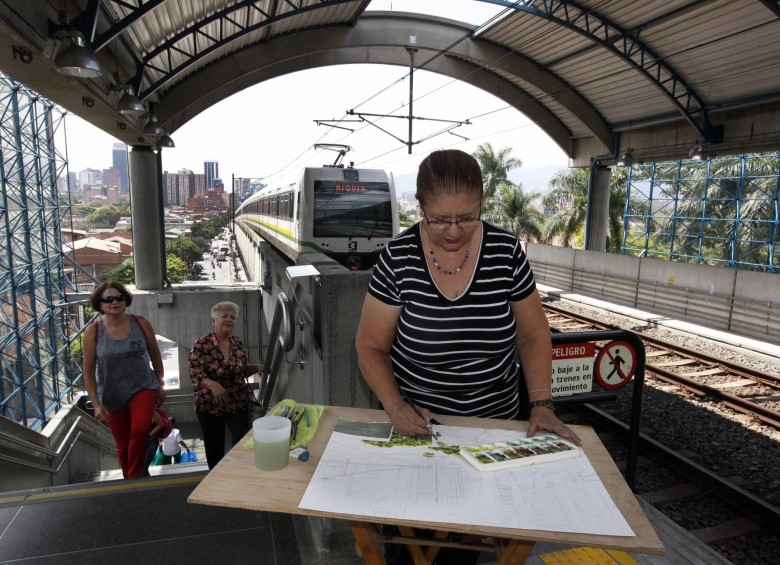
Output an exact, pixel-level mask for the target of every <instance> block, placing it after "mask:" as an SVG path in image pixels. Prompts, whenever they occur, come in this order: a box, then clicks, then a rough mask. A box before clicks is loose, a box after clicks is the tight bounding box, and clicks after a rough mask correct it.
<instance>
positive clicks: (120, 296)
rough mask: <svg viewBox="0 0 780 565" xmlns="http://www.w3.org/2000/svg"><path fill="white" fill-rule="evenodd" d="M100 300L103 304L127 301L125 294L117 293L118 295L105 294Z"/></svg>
mask: <svg viewBox="0 0 780 565" xmlns="http://www.w3.org/2000/svg"><path fill="white" fill-rule="evenodd" d="M100 301H101V302H102V303H103V304H111V303H112V302H114V301H116V302H124V301H125V295H124V294H117V295H116V296H105V297H103V298H101V299H100Z"/></svg>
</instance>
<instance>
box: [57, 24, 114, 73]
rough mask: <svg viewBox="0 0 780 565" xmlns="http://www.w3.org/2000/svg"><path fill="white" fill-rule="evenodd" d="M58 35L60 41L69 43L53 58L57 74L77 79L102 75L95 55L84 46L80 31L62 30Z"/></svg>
mask: <svg viewBox="0 0 780 565" xmlns="http://www.w3.org/2000/svg"><path fill="white" fill-rule="evenodd" d="M59 35H60V38H61V39H63V40H64V39H66V38H68V39H69V40H70V42H69V44H68V46H67V47H66V48H65V49H63V50H61V51H60V52H59V53H57V56H56V57H55V58H54V64H55V65H57V72H58V73H60V74H63V75H66V76H69V77H77V78H95V77H99V76H100V75H102V74H103V71H101V70H100V63H99V62H98V60H97V59H96V58H95V54H94V53H93V52H92V51H90V50H89V49H87V48H86V46H85V45H84V36H83V35H82V34H81V32H80V31H76V30H75V29H64V30H62V31H60V32H59Z"/></svg>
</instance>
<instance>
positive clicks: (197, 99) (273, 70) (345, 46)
mask: <svg viewBox="0 0 780 565" xmlns="http://www.w3.org/2000/svg"><path fill="white" fill-rule="evenodd" d="M389 18H391V19H388V16H387V15H371V16H366V17H364V18H362V19H361V22H360V25H359V26H357V27H354V28H347V27H346V26H341V27H339V28H338V29H333V28H328V29H327V30H324V29H323V28H318V29H311V30H301V31H299V32H297V34H295V35H293V34H288V35H286V36H284V37H280V38H276V39H274V40H273V41H270V42H268V43H264V44H253V45H251V46H248V47H247V48H246V49H245V50H244V51H243V58H244V60H243V62H242V65H240V68H238V67H237V66H236V65H228V64H227V60H226V59H220V60H219V61H214V62H213V63H212V64H210V65H207V66H204V67H203V68H201V69H199V70H198V71H197V72H194V73H192V74H190V75H188V76H187V77H186V78H184V79H183V80H181V81H179V82H177V83H176V84H175V85H172V86H171V88H170V89H168V91H167V92H166V95H165V98H164V100H163V102H162V103H161V105H160V112H159V114H158V116H159V117H160V119H161V121H163V122H164V123H165V125H166V127H168V128H169V129H170V130H171V131H176V130H177V129H178V128H180V127H182V125H183V124H184V123H186V122H187V121H188V120H190V119H192V118H193V117H195V116H197V115H198V114H200V113H201V112H202V111H204V110H205V109H206V108H208V107H209V106H211V105H213V104H216V103H217V102H219V101H220V100H223V99H225V98H226V97H228V96H230V95H231V94H234V93H235V92H238V91H240V90H242V89H244V88H247V87H249V86H252V85H254V84H259V83H261V82H263V81H266V80H270V79H273V78H276V77H278V76H282V75H284V74H287V73H292V72H297V71H301V70H306V69H311V68H317V67H323V66H329V65H338V64H352V63H366V62H367V61H366V59H365V55H364V53H363V51H362V50H363V49H364V48H365V47H373V46H376V48H372V49H371V51H370V55H371V58H370V63H371V64H386V65H401V66H406V65H408V53H407V52H406V51H405V50H404V49H402V47H403V45H404V40H403V37H407V36H408V35H409V34H412V35H414V34H415V31H417V35H418V38H420V36H421V34H420V33H419V31H418V29H419V28H418V27H415V26H418V25H428V26H430V25H433V23H432V22H428V21H425V22H423V21H422V20H420V18H414V17H412V18H411V19H409V14H401V15H400V18H403V19H401V20H399V19H398V18H399V16H397V15H393V16H389ZM415 22H416V23H415ZM435 23H436V24H437V25H439V26H440V27H435V28H432V29H433V30H434V32H433V33H431V34H430V35H431V37H435V38H436V41H435V43H434V42H432V43H431V44H430V45H428V44H424V42H423V43H420V44H419V45H418V48H419V49H423V50H426V51H430V52H432V53H438V52H439V51H440V50H441V49H440V47H439V44H448V43H449V42H450V40H451V39H452V38H454V37H459V36H462V35H463V33H465V31H464V30H466V29H467V28H466V26H464V25H463V24H457V25H454V26H453V25H452V24H451V23H446V22H445V23H442V22H435ZM326 32H327V33H326ZM383 33H384V34H385V35H384V36H382V37H380V35H381V34H383ZM301 45H304V46H306V49H303V48H302V47H301ZM497 49H500V48H499V47H498V46H496V45H494V44H492V43H489V42H479V43H477V44H473V43H472V44H469V45H468V46H461V47H456V48H455V49H454V50H452V51H451V52H450V53H449V54H448V55H447V56H445V57H437V58H435V59H434V60H432V61H431V62H430V63H429V64H428V65H426V69H427V70H428V71H430V72H434V73H438V74H440V75H443V76H449V77H452V78H455V79H458V80H461V81H463V82H464V83H467V84H470V85H472V86H474V87H476V88H479V89H481V90H484V91H485V92H489V93H491V94H493V95H494V96H496V97H497V98H498V99H500V100H503V101H504V102H506V103H507V104H508V105H510V106H513V107H516V108H518V111H522V113H523V114H525V115H526V116H527V117H528V118H529V119H531V120H532V121H534V122H535V123H536V124H537V125H538V126H539V127H540V128H542V129H543V130H544V131H545V132H546V133H547V135H549V136H550V138H551V139H553V140H554V141H555V143H556V144H558V146H560V147H561V149H562V150H563V151H564V152H565V153H566V154H567V155H569V156H573V142H572V133H571V130H570V129H569V128H568V127H566V126H564V125H563V123H562V122H561V121H560V119H559V118H557V117H556V116H555V113H554V112H552V111H551V110H550V109H549V108H548V107H547V106H546V105H544V104H542V103H541V102H540V101H538V100H537V99H536V98H535V97H532V96H530V95H529V94H528V93H527V92H525V91H523V90H522V89H521V88H520V87H519V86H517V85H516V84H515V83H513V82H511V81H510V80H507V79H506V78H503V77H501V80H497V77H498V75H496V74H495V71H491V70H490V69H488V68H485V67H479V62H478V61H479V60H483V59H487V60H493V59H495V58H498V57H499V56H500V55H505V54H506V53H507V51H506V49H505V48H503V49H501V50H500V51H497ZM282 57H283V58H284V60H285V65H278V64H277V62H278V60H279V59H280V58H282ZM528 65H529V63H528V61H527V60H524V59H521V58H520V57H519V56H516V55H512V56H511V57H505V58H504V59H502V62H501V64H500V70H501V72H506V73H511V74H513V75H516V76H520V77H524V78H525V79H526V80H529V81H530V82H531V83H532V84H534V85H535V86H536V87H538V88H539V89H540V90H543V91H545V92H547V93H550V94H551V95H554V94H555V92H556V91H557V90H558V89H560V88H562V87H563V85H564V84H565V83H564V82H563V81H561V80H560V79H559V78H557V77H555V75H554V74H552V73H549V72H548V71H546V70H544V69H541V70H540V73H541V74H543V75H546V76H541V77H532V76H529V74H532V72H531V70H529V68H530V67H528ZM475 67H479V68H480V71H479V72H478V73H474V72H473V71H474V69H475ZM204 84H205V85H212V86H211V87H210V88H208V89H206V88H205V87H203V86H201V85H204ZM217 84H218V85H220V86H219V87H218V88H215V87H213V85H217ZM495 89H499V90H498V91H495ZM510 90H511V92H510ZM558 102H559V103H560V104H561V105H563V106H564V107H565V108H566V109H567V111H569V112H571V113H572V114H573V115H578V114H580V113H582V108H583V107H588V108H589V107H590V106H589V105H588V104H587V101H585V100H584V99H583V98H582V97H581V96H579V95H578V94H576V93H572V92H570V91H565V93H564V94H563V95H562V96H561V97H560V98H558ZM580 119H581V121H583V123H584V124H585V126H586V127H587V128H588V129H589V130H590V131H592V132H593V135H594V136H595V137H596V138H597V139H599V140H600V141H601V140H604V143H605V145H606V146H607V147H611V146H612V144H613V141H612V138H611V136H610V133H609V126H608V124H607V123H606V121H604V120H603V118H601V119H598V120H597V119H596V117H595V116H592V115H591V114H588V115H587V116H586V117H585V118H584V119H583V118H580Z"/></svg>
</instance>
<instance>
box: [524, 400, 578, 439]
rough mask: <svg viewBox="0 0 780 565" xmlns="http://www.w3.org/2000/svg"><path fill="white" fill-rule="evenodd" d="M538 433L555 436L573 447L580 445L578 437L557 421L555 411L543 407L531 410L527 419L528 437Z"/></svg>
mask: <svg viewBox="0 0 780 565" xmlns="http://www.w3.org/2000/svg"><path fill="white" fill-rule="evenodd" d="M539 431H544V432H550V433H553V434H556V435H557V436H559V437H562V438H563V439H567V440H569V441H570V442H572V443H573V444H574V445H582V440H581V439H580V438H579V436H578V435H577V434H575V433H574V432H573V431H571V430H570V429H569V427H568V426H567V425H566V424H564V423H563V422H561V421H560V420H559V419H558V417H557V416H556V415H555V411H553V410H551V409H550V408H545V407H544V406H538V407H534V408H531V415H530V416H529V417H528V437H533V436H534V434H536V432H539Z"/></svg>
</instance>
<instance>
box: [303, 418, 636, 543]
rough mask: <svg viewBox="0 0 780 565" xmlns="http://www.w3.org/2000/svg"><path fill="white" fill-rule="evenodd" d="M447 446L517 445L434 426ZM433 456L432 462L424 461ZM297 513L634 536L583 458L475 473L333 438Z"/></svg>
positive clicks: (458, 464)
mask: <svg viewBox="0 0 780 565" xmlns="http://www.w3.org/2000/svg"><path fill="white" fill-rule="evenodd" d="M436 431H437V432H440V433H441V437H439V438H438V440H439V441H440V442H442V443H446V444H449V445H460V446H468V445H480V444H485V443H495V442H499V441H509V440H512V439H517V438H518V434H522V432H518V431H516V430H485V429H477V428H460V427H451V426H436ZM426 453H427V454H430V453H433V454H434V455H433V457H430V456H425V454H426ZM299 508H302V509H310V510H319V511H325V512H335V513H341V514H353V515H356V516H365V517H368V518H371V517H376V518H379V517H382V518H400V519H405V520H419V521H425V522H443V523H454V524H472V525H481V526H496V527H502V528H520V529H527V530H548V531H556V532H572V533H583V534H597V535H611V536H633V535H634V532H633V531H632V530H631V528H630V527H629V525H628V523H627V522H626V520H625V519H624V518H623V515H622V514H621V513H620V511H619V510H618V508H617V507H616V506H615V504H614V502H612V499H611V498H610V496H609V494H608V493H607V490H606V489H605V487H604V485H603V484H602V482H601V480H600V479H599V477H598V475H597V474H596V471H595V470H594V469H593V466H592V465H591V464H590V461H588V458H587V457H586V456H585V455H584V453H583V455H582V456H581V457H577V458H575V459H568V460H565V461H555V462H551V463H544V464H541V465H532V466H528V467H521V468H517V469H508V470H506V471H500V472H496V473H480V472H479V471H477V470H476V469H474V468H473V467H472V466H471V465H469V464H468V463H467V462H466V461H465V460H464V459H463V458H462V457H460V456H459V455H444V454H442V453H440V452H431V451H430V450H429V449H428V448H427V447H402V446H394V447H390V448H386V447H385V448H383V447H376V446H373V445H367V444H366V443H364V442H363V440H362V438H360V437H357V436H351V435H345V434H339V433H334V434H332V435H331V438H330V441H329V442H328V445H327V446H326V448H325V452H324V453H323V455H322V458H321V460H320V463H319V465H318V466H317V469H316V471H315V472H314V476H313V477H312V480H311V482H310V483H309V486H308V488H307V489H306V492H305V493H304V496H303V498H302V499H301V503H300V505H299Z"/></svg>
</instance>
